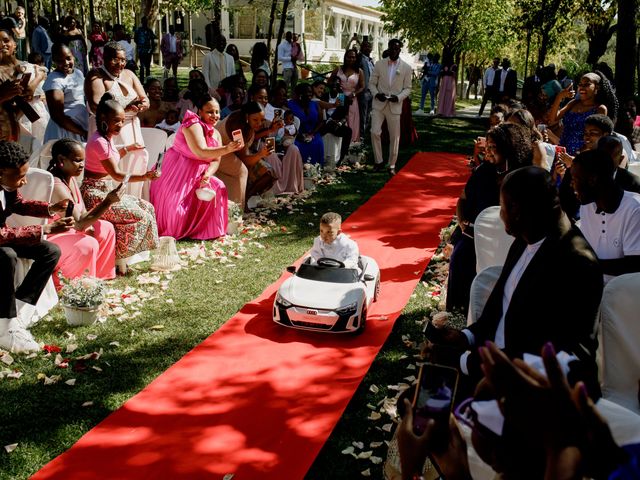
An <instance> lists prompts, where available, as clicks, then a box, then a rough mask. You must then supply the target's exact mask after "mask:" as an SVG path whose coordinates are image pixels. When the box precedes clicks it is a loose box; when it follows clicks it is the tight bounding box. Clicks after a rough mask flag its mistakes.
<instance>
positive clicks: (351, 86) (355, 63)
mask: <svg viewBox="0 0 640 480" xmlns="http://www.w3.org/2000/svg"><path fill="white" fill-rule="evenodd" d="M336 80H338V81H339V82H340V87H341V89H342V93H343V94H344V98H345V106H347V107H348V108H349V113H348V115H347V125H349V128H351V143H357V142H359V141H360V108H359V107H358V96H359V95H360V93H362V92H363V91H364V89H365V84H364V73H363V72H362V69H361V68H360V59H359V58H358V52H357V51H356V50H355V49H351V50H347V51H346V52H345V54H344V60H343V62H342V66H341V67H338V68H336V69H335V70H334V71H333V73H332V74H331V77H330V78H329V82H334V81H336Z"/></svg>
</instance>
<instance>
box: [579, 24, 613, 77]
mask: <svg viewBox="0 0 640 480" xmlns="http://www.w3.org/2000/svg"><path fill="white" fill-rule="evenodd" d="M609 23H610V22H608V23H607V24H606V25H605V24H591V25H589V26H587V31H586V34H587V40H588V42H589V55H588V56H587V63H588V64H589V65H591V67H595V65H596V64H597V63H598V60H600V57H601V56H603V55H604V54H605V53H606V52H607V44H608V43H609V40H611V37H612V36H613V34H614V32H615V31H616V29H617V25H609Z"/></svg>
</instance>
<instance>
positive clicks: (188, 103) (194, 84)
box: [176, 70, 215, 120]
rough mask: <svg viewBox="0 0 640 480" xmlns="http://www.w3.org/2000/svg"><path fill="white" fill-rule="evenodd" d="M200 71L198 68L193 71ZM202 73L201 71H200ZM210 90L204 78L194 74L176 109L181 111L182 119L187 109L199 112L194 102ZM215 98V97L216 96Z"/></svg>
mask: <svg viewBox="0 0 640 480" xmlns="http://www.w3.org/2000/svg"><path fill="white" fill-rule="evenodd" d="M194 72H198V70H192V71H191V73H194ZM198 73H200V72H198ZM208 91H209V87H207V84H206V83H205V81H204V80H202V79H201V78H199V77H198V76H197V75H194V76H193V78H191V80H189V85H188V86H187V89H186V90H184V91H183V92H182V93H181V95H180V99H179V100H178V103H176V109H177V110H178V112H180V115H179V117H180V120H182V119H183V118H184V116H185V114H186V113H187V110H189V111H191V112H193V113H197V111H198V109H197V108H196V106H195V105H194V104H193V99H194V98H200V97H201V96H202V95H204V94H205V93H207V92H208ZM214 98H215V97H214Z"/></svg>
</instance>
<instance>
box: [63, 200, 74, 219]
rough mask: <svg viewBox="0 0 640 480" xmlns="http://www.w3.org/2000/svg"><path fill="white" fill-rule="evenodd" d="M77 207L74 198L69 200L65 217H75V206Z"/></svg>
mask: <svg viewBox="0 0 640 480" xmlns="http://www.w3.org/2000/svg"><path fill="white" fill-rule="evenodd" d="M74 207H75V204H74V203H73V200H69V201H68V202H67V209H66V210H65V211H64V216H65V217H73V208H74Z"/></svg>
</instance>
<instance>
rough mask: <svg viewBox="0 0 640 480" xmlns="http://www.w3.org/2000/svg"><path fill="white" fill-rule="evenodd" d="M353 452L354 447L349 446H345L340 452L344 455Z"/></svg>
mask: <svg viewBox="0 0 640 480" xmlns="http://www.w3.org/2000/svg"><path fill="white" fill-rule="evenodd" d="M353 452H354V448H353V447H351V446H349V447H347V448H345V449H344V450H342V452H340V453H342V454H343V455H351V454H352V453H353Z"/></svg>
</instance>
